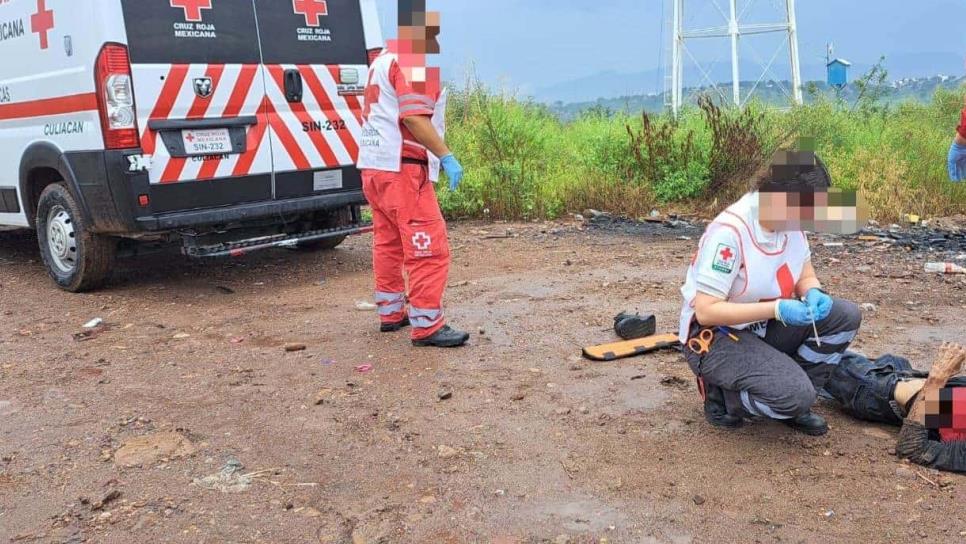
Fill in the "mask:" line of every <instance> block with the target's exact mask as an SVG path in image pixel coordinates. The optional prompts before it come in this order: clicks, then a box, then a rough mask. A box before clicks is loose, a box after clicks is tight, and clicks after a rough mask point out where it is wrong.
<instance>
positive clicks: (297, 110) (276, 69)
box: [268, 65, 339, 170]
mask: <svg viewBox="0 0 966 544" xmlns="http://www.w3.org/2000/svg"><path fill="white" fill-rule="evenodd" d="M268 72H269V74H271V76H272V80H273V81H274V82H275V84H276V85H277V86H278V88H279V89H280V90H281V91H282V92H283V93H284V92H285V74H284V71H283V70H282V67H281V66H278V65H273V66H269V67H268ZM303 77H304V75H303ZM288 106H289V109H290V110H291V112H292V113H294V114H295V117H296V118H297V119H298V120H299V122H300V123H309V124H311V123H312V116H311V115H309V112H308V110H307V109H306V108H305V105H304V104H302V103H301V102H293V103H291V104H289V105H288ZM276 121H277V123H276ZM276 124H278V125H280V126H281V127H282V128H284V130H285V135H286V136H287V138H289V139H290V140H291V142H292V144H293V145H294V147H295V148H296V149H298V143H297V142H296V141H295V138H294V136H292V134H291V132H290V131H289V130H288V127H287V125H286V124H285V122H284V121H282V119H281V118H280V117H279V116H278V115H277V114H274V115H272V128H273V129H274V130H275V133H276V134H278V137H279V139H282V138H283V135H282V134H279V128H278V127H276ZM308 136H309V139H310V140H312V145H314V146H315V148H316V149H317V150H318V152H319V155H321V156H322V161H323V163H324V164H325V165H326V166H329V165H332V166H335V165H338V164H339V160H338V159H337V158H336V156H335V153H333V152H332V148H331V147H330V146H329V142H328V141H327V140H326V139H325V136H323V135H322V133H320V132H309V133H308ZM283 143H284V142H283ZM285 149H286V151H289V156H290V157H291V158H292V160H293V161H294V162H295V165H296V166H297V167H298V168H299V170H304V169H308V168H311V164H309V162H308V161H307V160H306V162H305V165H304V166H302V165H300V164H299V161H298V160H297V159H296V157H295V155H292V153H291V151H290V150H289V145H288V144H285ZM299 153H300V154H301V153H302V151H301V150H300V149H299ZM302 158H305V155H304V154H302Z"/></svg>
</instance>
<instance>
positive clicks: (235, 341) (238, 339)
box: [231, 336, 245, 344]
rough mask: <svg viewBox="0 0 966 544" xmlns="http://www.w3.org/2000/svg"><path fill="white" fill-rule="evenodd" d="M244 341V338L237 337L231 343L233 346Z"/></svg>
mask: <svg viewBox="0 0 966 544" xmlns="http://www.w3.org/2000/svg"><path fill="white" fill-rule="evenodd" d="M244 341H245V337H244V336H236V337H234V338H232V339H231V343H232V344H241V343H242V342H244Z"/></svg>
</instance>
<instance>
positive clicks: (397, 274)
mask: <svg viewBox="0 0 966 544" xmlns="http://www.w3.org/2000/svg"><path fill="white" fill-rule="evenodd" d="M362 190H363V192H364V193H365V195H366V199H367V200H368V201H369V205H370V206H371V207H372V223H373V244H372V266H373V269H374V271H375V276H376V304H378V306H379V319H380V320H381V321H382V322H383V323H398V322H399V321H401V320H402V319H403V318H404V317H405V316H406V284H405V282H404V280H403V268H405V270H406V273H407V274H408V275H409V304H410V307H409V322H410V323H411V324H412V327H413V328H412V338H413V339H414V340H420V339H423V338H427V337H429V336H432V335H433V334H434V333H436V331H438V330H439V329H441V328H442V327H443V325H444V320H443V291H445V289H446V280H447V277H448V276H449V262H450V254H449V239H448V238H447V235H446V221H445V220H444V219H443V214H442V212H441V211H440V209H439V201H437V200H436V189H435V188H434V187H433V184H432V183H431V182H430V181H429V178H428V170H427V167H426V166H425V165H421V164H412V163H403V165H402V171H401V172H398V173H397V172H383V171H380V170H363V171H362Z"/></svg>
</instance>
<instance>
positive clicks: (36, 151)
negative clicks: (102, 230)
mask: <svg viewBox="0 0 966 544" xmlns="http://www.w3.org/2000/svg"><path fill="white" fill-rule="evenodd" d="M60 182H63V183H64V184H65V185H66V186H67V189H68V190H69V191H70V193H71V196H73V197H74V199H75V200H76V201H77V205H78V206H79V207H80V210H81V213H82V214H83V216H84V217H83V218H84V219H85V220H86V221H87V222H89V221H90V213H89V210H88V208H87V203H86V202H85V201H84V194H83V193H82V192H81V191H80V188H79V187H78V185H77V177H76V176H75V175H74V171H73V169H72V168H71V167H70V163H68V161H67V160H66V158H65V157H64V153H63V151H61V149H60V148H58V147H57V146H56V145H54V144H53V143H51V142H34V143H32V144H30V145H29V146H28V147H27V149H26V150H24V153H23V156H22V158H21V160H20V195H21V200H22V202H23V205H24V215H26V216H27V223H28V224H29V225H30V227H31V228H33V227H35V226H36V215H37V203H38V201H39V200H40V194H41V193H43V191H44V189H45V188H46V187H47V186H48V185H50V184H52V183H60Z"/></svg>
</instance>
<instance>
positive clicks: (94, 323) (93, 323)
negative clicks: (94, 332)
mask: <svg viewBox="0 0 966 544" xmlns="http://www.w3.org/2000/svg"><path fill="white" fill-rule="evenodd" d="M101 323H104V320H103V319H101V318H99V317H95V318H94V319H91V320H90V321H88V322H87V323H84V328H85V329H93V328H94V327H97V326H98V325H100V324H101Z"/></svg>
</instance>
